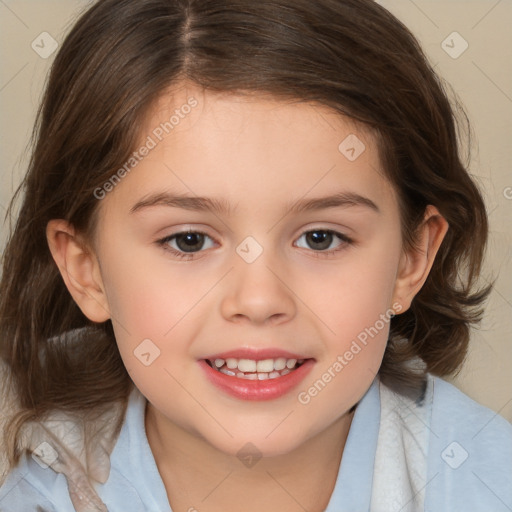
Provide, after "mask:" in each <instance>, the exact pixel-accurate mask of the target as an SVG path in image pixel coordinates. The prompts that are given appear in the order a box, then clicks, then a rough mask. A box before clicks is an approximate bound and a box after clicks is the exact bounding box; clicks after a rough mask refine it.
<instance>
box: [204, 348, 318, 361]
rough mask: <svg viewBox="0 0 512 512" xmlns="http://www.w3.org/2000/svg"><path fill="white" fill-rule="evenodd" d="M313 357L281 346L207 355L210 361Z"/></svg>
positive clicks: (238, 349)
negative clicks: (283, 348)
mask: <svg viewBox="0 0 512 512" xmlns="http://www.w3.org/2000/svg"><path fill="white" fill-rule="evenodd" d="M281 357H283V358H285V359H297V360H298V359H311V358H309V357H307V356H304V355H300V354H296V353H294V352H289V351H288V350H282V349H280V348H250V347H248V348H237V349H234V350H228V351H227V352H219V353H217V354H213V355H211V356H208V357H205V359H208V360H210V361H215V359H228V358H233V359H253V360H255V361H261V360H263V359H278V358H281Z"/></svg>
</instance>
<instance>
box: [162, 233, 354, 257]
mask: <svg viewBox="0 0 512 512" xmlns="http://www.w3.org/2000/svg"><path fill="white" fill-rule="evenodd" d="M315 232H322V233H329V234H332V235H334V236H335V237H337V238H339V240H340V241H341V244H340V245H339V246H338V247H337V248H336V249H330V250H328V251H325V250H324V251H315V250H314V249H311V251H312V253H313V255H314V257H317V258H328V257H330V256H334V255H335V254H336V253H338V252H339V251H341V250H343V249H344V248H345V247H346V246H347V245H353V243H354V241H353V240H352V239H351V238H349V237H348V236H346V235H344V234H343V233H339V232H337V231H334V230H332V229H321V228H316V229H309V230H308V231H304V233H302V234H301V235H300V237H299V239H300V238H301V237H303V236H304V235H307V234H308V233H315ZM186 234H198V235H203V236H205V237H208V238H210V239H212V240H213V238H211V237H210V236H209V235H208V234H207V233H205V232H204V231H200V230H190V231H179V232H178V233H174V234H172V235H169V236H166V237H165V238H162V239H160V240H157V241H156V243H157V245H159V246H160V247H162V248H163V249H164V251H167V252H169V253H171V254H172V255H173V256H174V257H177V258H179V259H183V260H186V261H190V260H193V259H195V256H196V255H197V254H198V253H201V252H204V251H203V250H199V251H196V252H189V253H187V252H182V251H177V250H176V249H174V248H172V247H169V242H170V241H171V240H173V239H174V238H176V237H178V236H180V235H186Z"/></svg>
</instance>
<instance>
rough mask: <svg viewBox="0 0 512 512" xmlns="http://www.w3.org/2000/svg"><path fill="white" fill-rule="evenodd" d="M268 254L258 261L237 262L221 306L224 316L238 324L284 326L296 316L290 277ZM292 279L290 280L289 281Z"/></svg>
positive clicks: (229, 278) (264, 254)
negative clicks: (282, 324) (283, 324)
mask: <svg viewBox="0 0 512 512" xmlns="http://www.w3.org/2000/svg"><path fill="white" fill-rule="evenodd" d="M266 252H267V251H264V252H263V254H262V255H261V256H260V257H259V258H258V259H257V260H256V261H254V262H252V263H247V262H246V261H244V260H242V259H240V258H239V257H238V255H236V258H238V261H237V260H236V259H235V266H234V267H235V268H234V269H233V270H232V271H231V272H230V273H229V277H228V279H227V282H226V285H225V288H224V290H223V298H222V303H221V314H222V316H223V317H224V318H225V319H226V320H228V321H230V322H235V323H242V322H248V323H254V324H261V325H264V324H281V323H284V322H287V321H289V320H291V319H292V318H293V317H294V316H295V315H296V309H297V303H296V300H295V295H294V293H293V291H292V287H291V283H289V282H288V280H289V279H290V278H289V275H288V274H287V273H286V272H281V271H280V269H281V266H278V265H276V261H275V259H271V258H269V257H267V255H266ZM287 278H288V279H287Z"/></svg>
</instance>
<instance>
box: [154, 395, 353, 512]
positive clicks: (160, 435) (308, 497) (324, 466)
mask: <svg viewBox="0 0 512 512" xmlns="http://www.w3.org/2000/svg"><path fill="white" fill-rule="evenodd" d="M353 415H354V412H353V411H352V412H348V413H347V414H345V415H344V416H342V417H341V418H339V419H338V420H337V421H336V422H334V423H333V424H332V425H330V426H329V427H328V428H327V429H325V430H324V431H322V432H321V433H319V434H317V435H316V436H314V437H312V438H310V439H308V440H307V441H306V442H305V443H303V444H302V445H300V446H299V447H297V448H296V449H295V450H293V451H292V452H289V453H286V454H283V455H279V456H273V457H262V458H261V459H259V460H257V459H256V458H253V459H251V458H250V457H244V458H239V457H237V456H236V455H230V454H226V453H224V452H222V451H220V450H218V449H216V448H215V447H214V446H212V445H211V444H209V443H208V442H207V441H206V440H205V439H204V438H202V437H198V436H195V435H193V434H192V433H190V432H188V431H186V430H184V429H182V428H181V427H179V426H177V425H176V424H174V423H172V422H170V421H169V420H168V419H167V418H165V417H164V416H163V415H162V414H161V413H159V411H157V410H156V409H155V408H154V407H153V406H152V405H151V404H150V403H149V402H148V404H147V410H146V420H145V422H146V434H147V437H148V442H149V445H150V447H151V450H152V452H153V456H154V458H155V462H156V465H157V467H158V470H159V472H160V475H161V477H162V480H163V483H164V486H165V488H166V491H167V496H168V499H169V503H170V505H171V508H172V509H173V510H183V511H189V510H190V511H191V512H192V511H194V507H195V508H197V510H198V511H200V512H217V511H221V510H222V512H226V511H227V510H228V511H229V510H240V509H241V508H243V510H244V511H245V512H253V511H254V512H256V511H258V512H260V511H261V510H265V511H267V512H273V511H278V510H279V511H282V510H290V511H292V510H293V511H295V510H297V511H303V510H308V511H311V512H315V511H319V512H320V511H323V510H325V508H326V507H327V504H328V502H329V499H330V497H331V494H332V492H333V489H334V486H335V484H336V478H337V475H338V470H339V466H340V462H341V458H342V453H343V449H344V447H345V442H346V439H347V436H348V432H349V429H350V425H351V422H352V418H353Z"/></svg>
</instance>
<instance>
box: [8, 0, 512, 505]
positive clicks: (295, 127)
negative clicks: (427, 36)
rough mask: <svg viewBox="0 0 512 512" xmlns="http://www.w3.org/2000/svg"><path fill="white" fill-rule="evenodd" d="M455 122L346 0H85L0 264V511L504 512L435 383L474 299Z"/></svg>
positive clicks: (472, 242) (477, 216)
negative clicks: (0, 428)
mask: <svg viewBox="0 0 512 512" xmlns="http://www.w3.org/2000/svg"><path fill="white" fill-rule="evenodd" d="M456 133H457V132H456V126H455V121H454V113H453V111H452V109H451V107H450V104H449V102H448V100H447V97H446V95H445V92H444V90H443V88H442V86H441V84H440V80H439V78H438V77H437V76H436V75H435V73H434V71H433V70H432V69H431V67H430V66H429V65H428V63H427V61H426V58H425V56H424V55H423V53H422V51H421V49H420V47H419V45H418V43H417V42H416V40H415V39H414V37H413V36H412V35H411V34H410V32H409V31H408V30H407V29H406V28H405V27H404V26H403V25H402V24H401V23H400V22H399V21H397V20H396V19H395V18H394V17H393V16H392V15H391V14H390V13H388V12H387V11H386V10H385V9H384V8H382V7H380V6H379V5H378V4H376V3H374V2H372V1H370V0H318V1H315V2H311V1H307V0H293V1H292V0H264V1H261V2H251V1H248V0H237V1H232V0H215V1H212V0H201V1H195V0H101V1H99V2H98V3H96V4H95V5H93V6H92V7H91V8H90V9H89V10H88V11H87V12H86V13H85V14H84V15H83V16H82V17H81V18H80V19H79V21H78V22H77V23H76V25H75V27H74V28H73V29H72V31H71V33H70V34H69V36H68V37H67V39H66V40H65V42H64V43H63V45H62V47H61V49H60V51H59V53H58V55H57V57H56V59H55V62H54V65H53V69H52V72H51V76H50V79H49V83H48V87H47V89H46V94H45V97H44V101H43V104H42V108H41V111H40V116H39V123H38V131H37V143H36V145H35V148H34V152H33V156H32V160H31V164H30V169H29V171H28V174H27V176H26V179H25V181H24V183H23V187H22V191H23V203H22V205H21V209H20V213H19V216H18V219H17V222H16V225H15V228H14V230H13V233H12V236H11V238H10V240H9V244H8V247H7V249H6V251H5V255H4V264H3V265H4V266H3V278H2V279H3V280H2V285H1V287H2V288H1V299H0V300H1V302H0V322H1V323H0V325H1V338H0V339H1V341H0V343H1V345H0V348H1V355H2V359H3V361H4V373H5V379H4V380H5V392H4V395H5V397H6V398H7V399H8V400H9V401H10V402H12V403H13V404H14V408H15V412H14V413H9V417H8V418H7V421H6V425H5V429H4V433H5V436H4V437H5V447H6V453H7V457H8V462H9V465H10V469H11V470H10V472H9V474H8V475H7V477H6V479H5V482H4V483H3V486H2V487H1V489H0V509H1V510H2V512H14V511H16V512H18V511H20V510H23V511H25V510H44V511H47V512H49V511H54V512H67V511H72V510H77V511H92V510H95V511H98V510H101V511H105V510H109V511H111V512H115V511H123V512H127V511H154V512H156V511H171V510H172V511H174V512H177V511H189V512H192V511H200V512H217V511H220V510H223V511H226V510H228V511H239V510H243V511H245V512H253V511H259V512H261V511H275V510H286V511H291V512H292V511H302V510H307V511H311V512H320V511H323V510H327V511H329V512H339V511H366V510H372V511H391V512H394V511H398V510H401V511H415V510H431V511H436V512H437V511H441V510H450V511H452V510H465V511H467V510H493V511H500V510H504V511H505V510H511V509H512V485H511V484H512V464H511V461H512V426H511V425H510V424H509V423H507V422H506V421H505V420H504V419H503V418H501V417H499V416H497V415H495V414H494V413H492V412H491V411H490V410H488V409H486V408H484V407H482V406H480V405H478V404H476V403H475V402H473V401H472V400H471V399H469V398H468V397H467V396H465V395H464V394H462V393H461V392H460V391H458V390H457V389H456V388H454V387H453V386H451V385H449V384H448V383H446V382H445V381H443V380H442V379H440V376H444V375H449V374H450V373H453V372H455V371H456V370H457V369H458V368H459V367H460V365H461V363H462V361H463V359H464V357H465V354H466V351H467V345H468V339H469V328H470V325H471V324H472V323H476V322H478V320H479V319H480V315H481V306H482V304H483V302H484V300H485V298H486V297H487V295H488V293H489V288H486V289H476V281H477V278H478V274H479V270H480V266H481V261H482V255H483V251H484V248H485V243H486V237H487V219H486V213H485V207H484V204H483V202H482V198H481V195H480V193H479V191H478V190H477V188H476V186H475V184H474V182H473V181H472V179H471V178H470V176H469V174H468V173H467V171H466V169H465V167H464V166H463V164H462V163H461V160H460V157H459V151H458V147H457V136H456Z"/></svg>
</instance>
